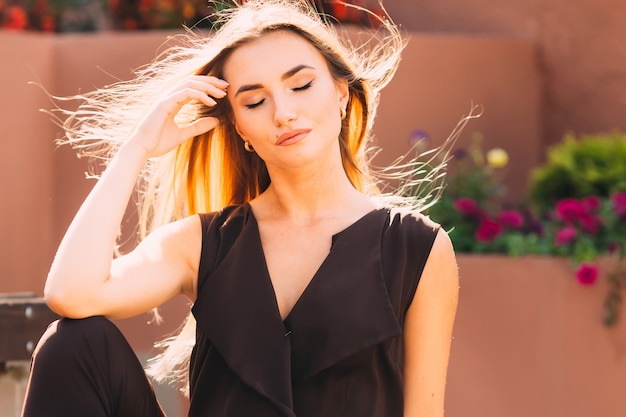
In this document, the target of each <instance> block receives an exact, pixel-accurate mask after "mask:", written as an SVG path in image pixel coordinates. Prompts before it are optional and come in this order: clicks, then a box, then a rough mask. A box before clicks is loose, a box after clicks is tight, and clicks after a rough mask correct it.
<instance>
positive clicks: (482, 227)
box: [474, 218, 502, 243]
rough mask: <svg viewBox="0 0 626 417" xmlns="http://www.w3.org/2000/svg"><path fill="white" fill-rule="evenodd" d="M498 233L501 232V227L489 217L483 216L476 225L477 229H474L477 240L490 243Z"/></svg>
mask: <svg viewBox="0 0 626 417" xmlns="http://www.w3.org/2000/svg"><path fill="white" fill-rule="evenodd" d="M500 233H502V227H501V226H500V225H499V224H498V222H496V221H493V220H491V219H489V218H484V219H482V220H481V222H480V224H479V225H478V229H477V230H476V233H475V234H474V237H475V238H476V240H477V241H479V242H483V243H490V242H492V241H493V240H494V239H495V238H497V237H498V236H500Z"/></svg>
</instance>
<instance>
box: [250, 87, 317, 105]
mask: <svg viewBox="0 0 626 417" xmlns="http://www.w3.org/2000/svg"><path fill="white" fill-rule="evenodd" d="M312 85H313V80H311V81H309V82H308V83H306V84H304V85H303V86H300V87H296V88H294V89H293V91H304V90H308V89H309V88H310V87H311V86H312ZM264 101H265V99H262V100H260V101H258V102H256V103H252V104H246V107H247V108H248V109H250V110H252V109H256V108H257V107H259V106H260V105H261V104H263V102H264Z"/></svg>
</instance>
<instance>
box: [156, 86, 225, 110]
mask: <svg viewBox="0 0 626 417" xmlns="http://www.w3.org/2000/svg"><path fill="white" fill-rule="evenodd" d="M191 100H197V101H199V102H201V103H203V104H205V105H206V106H209V107H213V106H215V105H216V104H217V102H216V101H215V100H214V99H212V98H211V97H209V96H208V95H206V94H205V93H204V92H202V91H198V90H194V89H192V88H186V89H184V90H181V91H177V92H175V93H174V94H172V95H170V96H169V97H167V98H166V100H165V102H164V104H165V111H166V112H167V113H168V114H170V115H175V114H177V113H178V111H180V109H181V108H182V107H183V106H184V105H185V104H187V103H189V102H190V101H191Z"/></svg>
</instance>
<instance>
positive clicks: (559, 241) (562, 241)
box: [554, 226, 578, 246]
mask: <svg viewBox="0 0 626 417" xmlns="http://www.w3.org/2000/svg"><path fill="white" fill-rule="evenodd" d="M576 236H578V232H577V231H576V229H575V228H574V227H572V226H565V227H564V228H562V229H560V230H559V231H558V232H556V236H555V237H554V244H555V245H556V246H565V245H567V244H570V243H572V242H573V241H574V240H575V239H576Z"/></svg>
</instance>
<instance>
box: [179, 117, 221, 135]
mask: <svg viewBox="0 0 626 417" xmlns="http://www.w3.org/2000/svg"><path fill="white" fill-rule="evenodd" d="M218 123H219V120H218V119H217V118H216V117H202V118H200V119H198V120H195V121H193V122H192V123H189V124H188V125H185V126H183V127H181V128H180V130H181V136H182V137H184V138H193V137H196V136H198V135H201V134H203V133H206V132H208V131H209V130H211V129H213V128H214V127H215V126H217V124H218Z"/></svg>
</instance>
